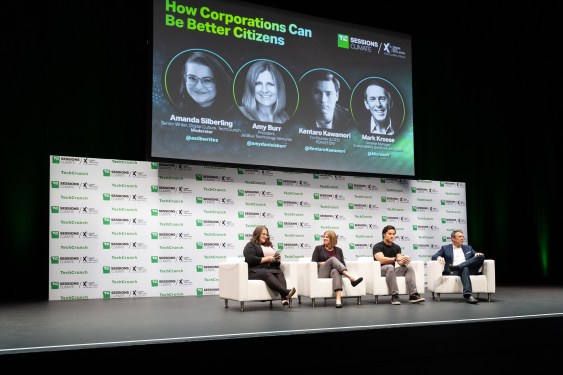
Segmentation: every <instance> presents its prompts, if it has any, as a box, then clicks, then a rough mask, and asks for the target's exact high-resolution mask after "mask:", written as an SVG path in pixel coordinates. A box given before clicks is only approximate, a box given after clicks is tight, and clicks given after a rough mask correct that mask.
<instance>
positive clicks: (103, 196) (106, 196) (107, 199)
mask: <svg viewBox="0 0 563 375" xmlns="http://www.w3.org/2000/svg"><path fill="white" fill-rule="evenodd" d="M102 199H103V200H105V201H109V200H110V199H111V195H110V194H109V193H103V194H102Z"/></svg>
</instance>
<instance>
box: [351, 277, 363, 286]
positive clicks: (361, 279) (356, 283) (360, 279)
mask: <svg viewBox="0 0 563 375" xmlns="http://www.w3.org/2000/svg"><path fill="white" fill-rule="evenodd" d="M362 281H364V278H363V277H358V278H357V279H356V280H354V281H352V286H356V285H358V284H359V283H361V282H362Z"/></svg>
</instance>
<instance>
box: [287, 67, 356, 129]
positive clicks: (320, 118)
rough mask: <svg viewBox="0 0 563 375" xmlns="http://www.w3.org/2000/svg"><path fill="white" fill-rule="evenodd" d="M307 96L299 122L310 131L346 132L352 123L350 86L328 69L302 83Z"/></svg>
mask: <svg viewBox="0 0 563 375" xmlns="http://www.w3.org/2000/svg"><path fill="white" fill-rule="evenodd" d="M299 91H300V92H301V95H302V97H303V100H302V102H301V104H300V105H299V109H298V113H299V119H300V121H302V123H303V126H304V127H306V128H309V129H327V130H333V131H336V132H345V131H346V130H347V129H348V123H349V122H350V120H351V118H352V117H351V115H350V110H349V109H348V107H347V106H348V103H349V100H350V86H349V85H348V83H347V82H346V81H345V80H344V78H342V76H340V75H339V74H338V73H336V72H333V71H331V70H328V69H313V70H311V71H309V72H307V73H305V74H304V75H303V77H301V79H300V80H299Z"/></svg>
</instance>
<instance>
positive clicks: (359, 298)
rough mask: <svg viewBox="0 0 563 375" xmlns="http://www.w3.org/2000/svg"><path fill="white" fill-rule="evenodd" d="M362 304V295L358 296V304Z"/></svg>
mask: <svg viewBox="0 0 563 375" xmlns="http://www.w3.org/2000/svg"><path fill="white" fill-rule="evenodd" d="M361 304H362V297H358V305H361Z"/></svg>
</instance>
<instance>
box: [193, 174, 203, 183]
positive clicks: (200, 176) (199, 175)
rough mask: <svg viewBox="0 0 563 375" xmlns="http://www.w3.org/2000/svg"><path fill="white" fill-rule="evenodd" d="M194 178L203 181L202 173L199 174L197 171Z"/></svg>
mask: <svg viewBox="0 0 563 375" xmlns="http://www.w3.org/2000/svg"><path fill="white" fill-rule="evenodd" d="M195 180H196V181H203V175H202V174H199V173H198V174H196V175H195Z"/></svg>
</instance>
